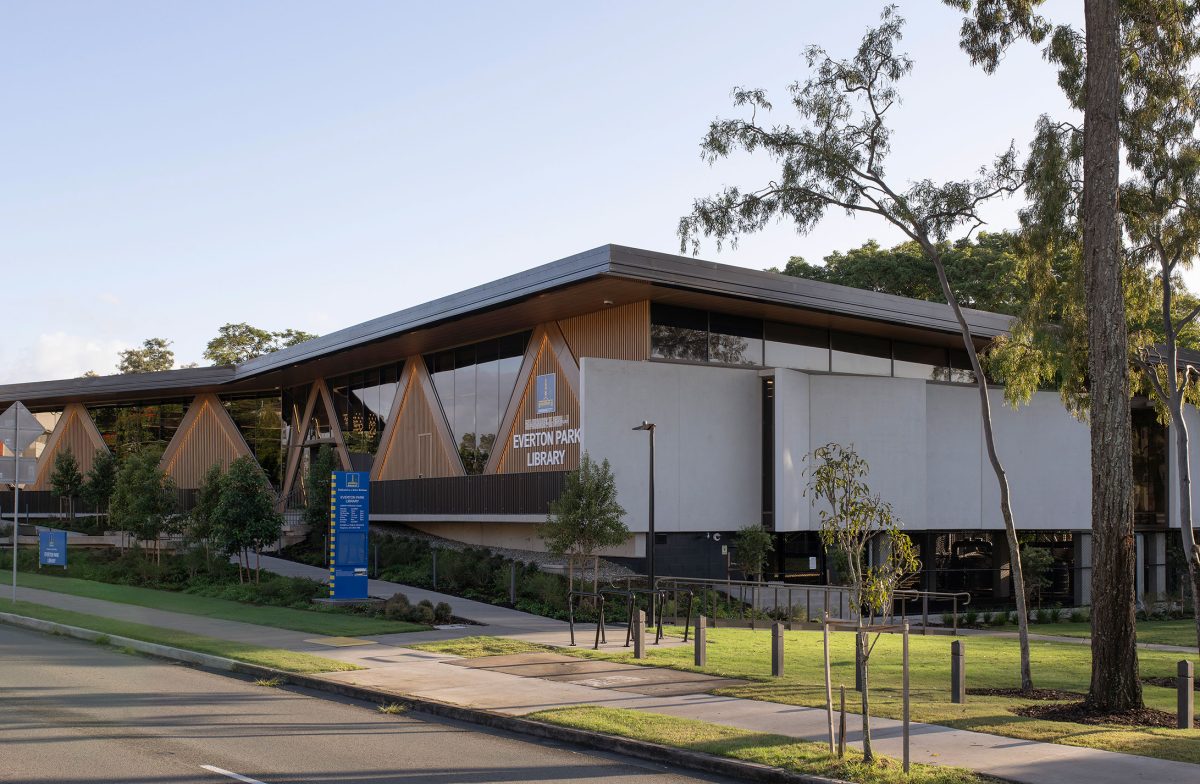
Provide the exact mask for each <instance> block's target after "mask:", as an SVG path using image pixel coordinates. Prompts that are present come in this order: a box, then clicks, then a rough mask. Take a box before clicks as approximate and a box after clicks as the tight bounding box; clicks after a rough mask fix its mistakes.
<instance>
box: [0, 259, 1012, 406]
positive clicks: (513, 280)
mask: <svg viewBox="0 0 1200 784" xmlns="http://www.w3.org/2000/svg"><path fill="white" fill-rule="evenodd" d="M606 278H607V279H617V280H626V281H633V282H640V283H644V284H649V285H651V286H654V287H658V288H668V289H677V290H684V291H691V292H699V293H704V294H710V295H715V296H720V297H732V298H737V299H741V300H745V301H753V302H762V303H769V304H772V305H777V306H783V307H790V308H797V309H802V310H807V311H816V312H820V313H826V314H831V315H837V316H845V317H851V318H859V319H868V320H871V321H876V322H882V323H887V324H896V325H900V326H904V327H909V328H913V329H919V330H931V331H936V332H942V333H953V334H957V333H958V324H957V322H956V321H955V320H954V315H953V312H952V311H951V310H950V308H949V307H948V306H947V305H946V304H945V303H938V302H929V301H926V300H919V299H911V298H908V297H899V296H895V295H892V294H881V293H879V292H874V291H867V290H864V289H855V288H850V287H848V286H838V285H835V284H832V283H824V282H821V281H815V280H807V279H804V278H796V277H792V276H790V275H783V274H781V273H777V272H765V271H759V270H752V269H746V268H744V267H736V266H732V265H729V264H717V263H715V262H711V261H703V260H701V259H695V258H690V257H687V256H678V255H673V254H669V253H656V252H654V251H648V250H640V249H638V248H631V247H626V246H623V245H603V246H601V247H598V248H593V249H592V250H588V251H584V252H583V253H577V254H575V255H573V256H568V257H566V258H563V259H559V260H558V261H552V262H550V263H548V264H543V265H541V266H538V267H534V268H532V269H529V270H526V271H524V272H519V273H517V274H515V275H509V276H507V277H504V278H500V279H499V280H495V281H492V282H490V283H485V284H483V285H481V286H475V287H473V288H470V289H466V290H465V291H461V292H458V293H456V294H450V295H448V296H445V297H440V298H438V299H435V300H432V301H430V302H426V303H423V304H421V305H416V306H414V307H411V308H406V309H404V310H400V311H397V312H395V313H391V314H388V315H386V316H380V317H378V318H375V319H371V320H370V321H365V322H363V323H361V324H356V325H354V326H351V327H347V328H345V329H340V330H338V331H336V332H331V333H329V334H327V335H323V336H321V337H319V338H315V339H313V340H309V341H307V342H304V343H301V344H299V345H296V346H291V347H289V348H285V349H282V350H280V351H276V352H273V353H270V354H266V355H264V356H261V357H257V358H255V359H251V360H249V361H247V362H244V363H242V364H240V365H237V366H233V367H204V368H187V369H181V370H167V371H162V372H159V373H139V374H129V375H115V376H99V377H94V378H78V379H66V380H58V381H40V382H31V383H19V384H8V385H2V386H0V402H9V401H13V400H23V399H24V400H28V399H41V400H47V399H88V398H92V399H114V398H116V397H119V396H121V395H123V394H126V393H133V392H136V393H139V396H145V395H146V394H150V395H159V394H161V395H162V396H163V397H169V396H171V394H172V393H174V394H187V393H191V392H199V391H208V390H209V389H211V388H214V387H220V386H226V385H228V384H235V383H238V382H243V381H249V380H251V379H254V378H256V377H259V376H262V375H264V374H267V373H272V372H275V371H280V370H283V369H286V368H290V367H294V366H296V365H302V364H305V363H308V362H312V361H315V360H320V359H322V358H325V357H329V356H331V355H334V354H337V353H339V352H343V351H346V350H347V349H353V348H356V347H359V346H364V345H367V344H370V343H375V342H378V341H382V340H385V339H387V338H391V337H395V336H397V335H401V334H403V333H406V332H411V331H413V330H418V329H423V328H427V327H431V326H434V325H436V324H440V323H444V322H448V321H453V320H455V319H460V318H462V317H464V316H468V315H471V314H475V313H480V312H484V311H488V310H494V309H497V308H500V307H504V306H506V305H511V304H515V303H518V302H520V301H522V300H526V299H529V298H531V297H535V296H538V295H542V294H546V293H548V292H550V291H554V290H556V289H561V288H564V287H568V286H571V285H573V284H578V283H582V282H585V281H590V280H602V279H606ZM963 312H964V315H965V316H966V319H967V323H968V324H969V325H970V327H971V330H972V332H973V333H974V334H975V335H976V336H977V337H979V338H993V337H996V336H997V335H1001V334H1003V333H1005V332H1007V331H1008V329H1009V326H1010V324H1011V323H1012V318H1011V317H1010V316H1006V315H1002V314H998V313H989V312H986V311H981V310H971V309H964V311H963Z"/></svg>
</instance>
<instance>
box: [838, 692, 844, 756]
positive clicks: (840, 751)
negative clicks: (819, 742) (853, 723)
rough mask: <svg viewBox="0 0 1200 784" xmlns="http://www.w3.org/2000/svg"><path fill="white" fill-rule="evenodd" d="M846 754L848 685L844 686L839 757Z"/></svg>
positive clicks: (839, 728) (839, 730) (839, 726)
mask: <svg viewBox="0 0 1200 784" xmlns="http://www.w3.org/2000/svg"><path fill="white" fill-rule="evenodd" d="M845 756H846V687H845V686H843V687H842V717H841V718H840V719H839V720H838V758H839V759H842V758H844V757H845Z"/></svg>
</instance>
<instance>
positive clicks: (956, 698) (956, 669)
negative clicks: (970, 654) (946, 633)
mask: <svg viewBox="0 0 1200 784" xmlns="http://www.w3.org/2000/svg"><path fill="white" fill-rule="evenodd" d="M966 701H967V646H966V643H964V642H963V641H962V640H955V641H954V642H952V643H950V702H953V703H955V704H958V705H963V704H964V703H966Z"/></svg>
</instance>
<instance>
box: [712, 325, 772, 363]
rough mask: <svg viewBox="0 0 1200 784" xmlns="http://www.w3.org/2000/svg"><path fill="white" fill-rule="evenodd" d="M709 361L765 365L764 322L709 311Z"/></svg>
mask: <svg viewBox="0 0 1200 784" xmlns="http://www.w3.org/2000/svg"><path fill="white" fill-rule="evenodd" d="M708 361H709V362H720V363H722V364H726V365H761V364H762V362H763V323H762V321H760V320H758V319H751V318H742V317H741V316H728V315H725V314H723V313H709V314H708Z"/></svg>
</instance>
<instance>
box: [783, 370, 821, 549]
mask: <svg viewBox="0 0 1200 784" xmlns="http://www.w3.org/2000/svg"><path fill="white" fill-rule="evenodd" d="M811 378H812V376H810V375H809V374H808V373H800V372H798V371H795V370H784V369H782V368H780V369H779V370H776V371H775V530H777V531H807V530H808V529H809V525H810V522H809V520H810V515H811V513H812V504H811V503H809V499H808V498H807V497H805V495H804V488H805V487H806V485H807V479H806V477H805V476H804V471H805V469H806V468H807V465H808V464H807V463H806V462H805V458H806V457H807V456H808V454H809V453H810V452H811V451H812V448H811V446H810V438H809V433H810V430H811V428H810V420H811V417H810V411H811V404H810V385H809V381H810V379H811Z"/></svg>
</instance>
